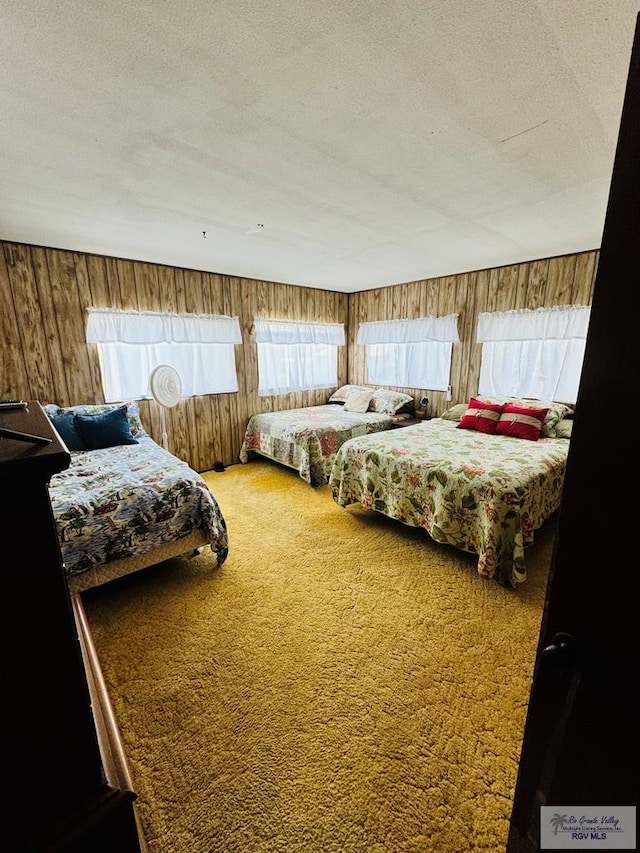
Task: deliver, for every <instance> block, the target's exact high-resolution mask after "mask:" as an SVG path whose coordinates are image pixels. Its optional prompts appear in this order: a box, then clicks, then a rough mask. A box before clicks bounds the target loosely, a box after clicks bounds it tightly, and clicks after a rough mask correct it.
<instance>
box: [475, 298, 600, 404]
mask: <svg viewBox="0 0 640 853" xmlns="http://www.w3.org/2000/svg"><path fill="white" fill-rule="evenodd" d="M590 312H591V309H590V308H589V307H588V306H584V305H568V306H562V305H560V306H553V307H550V308H537V309H535V310H516V311H501V312H494V313H485V314H480V315H479V316H478V327H477V339H478V341H480V342H481V343H482V361H481V364H480V381H479V385H478V392H479V393H480V394H492V395H496V394H497V395H505V396H510V397H533V398H535V399H539V400H558V401H561V402H565V403H575V401H576V398H577V395H578V385H579V383H580V374H581V372H582V361H583V359H584V350H585V343H586V337H587V331H588V327H589V317H590Z"/></svg>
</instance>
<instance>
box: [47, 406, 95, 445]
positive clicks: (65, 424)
mask: <svg viewBox="0 0 640 853" xmlns="http://www.w3.org/2000/svg"><path fill="white" fill-rule="evenodd" d="M49 419H50V421H51V423H52V424H53V425H54V427H55V428H56V429H57V431H58V434H59V435H60V438H61V439H62V440H63V441H64V443H65V444H66V445H67V450H86V449H87V448H86V447H85V445H84V442H83V440H82V438H81V437H80V434H79V433H78V430H77V429H76V425H75V423H74V422H73V412H61V413H60V414H58V415H49Z"/></svg>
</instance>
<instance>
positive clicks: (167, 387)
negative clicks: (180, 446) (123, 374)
mask: <svg viewBox="0 0 640 853" xmlns="http://www.w3.org/2000/svg"><path fill="white" fill-rule="evenodd" d="M149 389H150V390H151V396H152V397H153V399H154V400H155V401H156V403H157V404H158V405H159V406H160V423H161V425H162V446H163V447H164V449H165V450H168V449H169V445H168V442H167V421H166V416H165V409H170V408H172V407H173V406H175V405H176V404H177V403H179V402H180V398H181V397H182V379H180V374H179V373H178V371H177V370H176V369H175V367H171V365H170V364H159V365H158V366H157V367H154V369H153V370H152V371H151V376H150V377H149Z"/></svg>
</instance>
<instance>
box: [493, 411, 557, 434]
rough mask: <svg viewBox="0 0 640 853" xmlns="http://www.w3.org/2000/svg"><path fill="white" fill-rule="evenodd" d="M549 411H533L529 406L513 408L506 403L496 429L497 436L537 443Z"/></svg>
mask: <svg viewBox="0 0 640 853" xmlns="http://www.w3.org/2000/svg"><path fill="white" fill-rule="evenodd" d="M548 411H549V409H533V408H531V407H529V406H511V405H509V403H505V406H504V410H503V412H502V414H501V415H500V420H499V421H498V425H497V427H496V434H497V435H510V436H512V437H513V438H526V439H527V440H528V441H537V440H538V439H539V438H540V430H541V429H542V424H543V423H544V419H545V418H546V416H547V412H548Z"/></svg>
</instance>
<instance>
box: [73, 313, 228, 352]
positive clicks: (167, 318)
mask: <svg viewBox="0 0 640 853" xmlns="http://www.w3.org/2000/svg"><path fill="white" fill-rule="evenodd" d="M87 314H88V317H87V342H88V343H101V344H104V343H123V344H157V343H180V344H182V343H192V344H194V343H199V344H241V343H242V335H241V333H240V325H239V323H238V318H237V317H226V316H221V315H217V314H170V313H163V312H158V311H112V310H110V309H103V308H87Z"/></svg>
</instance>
